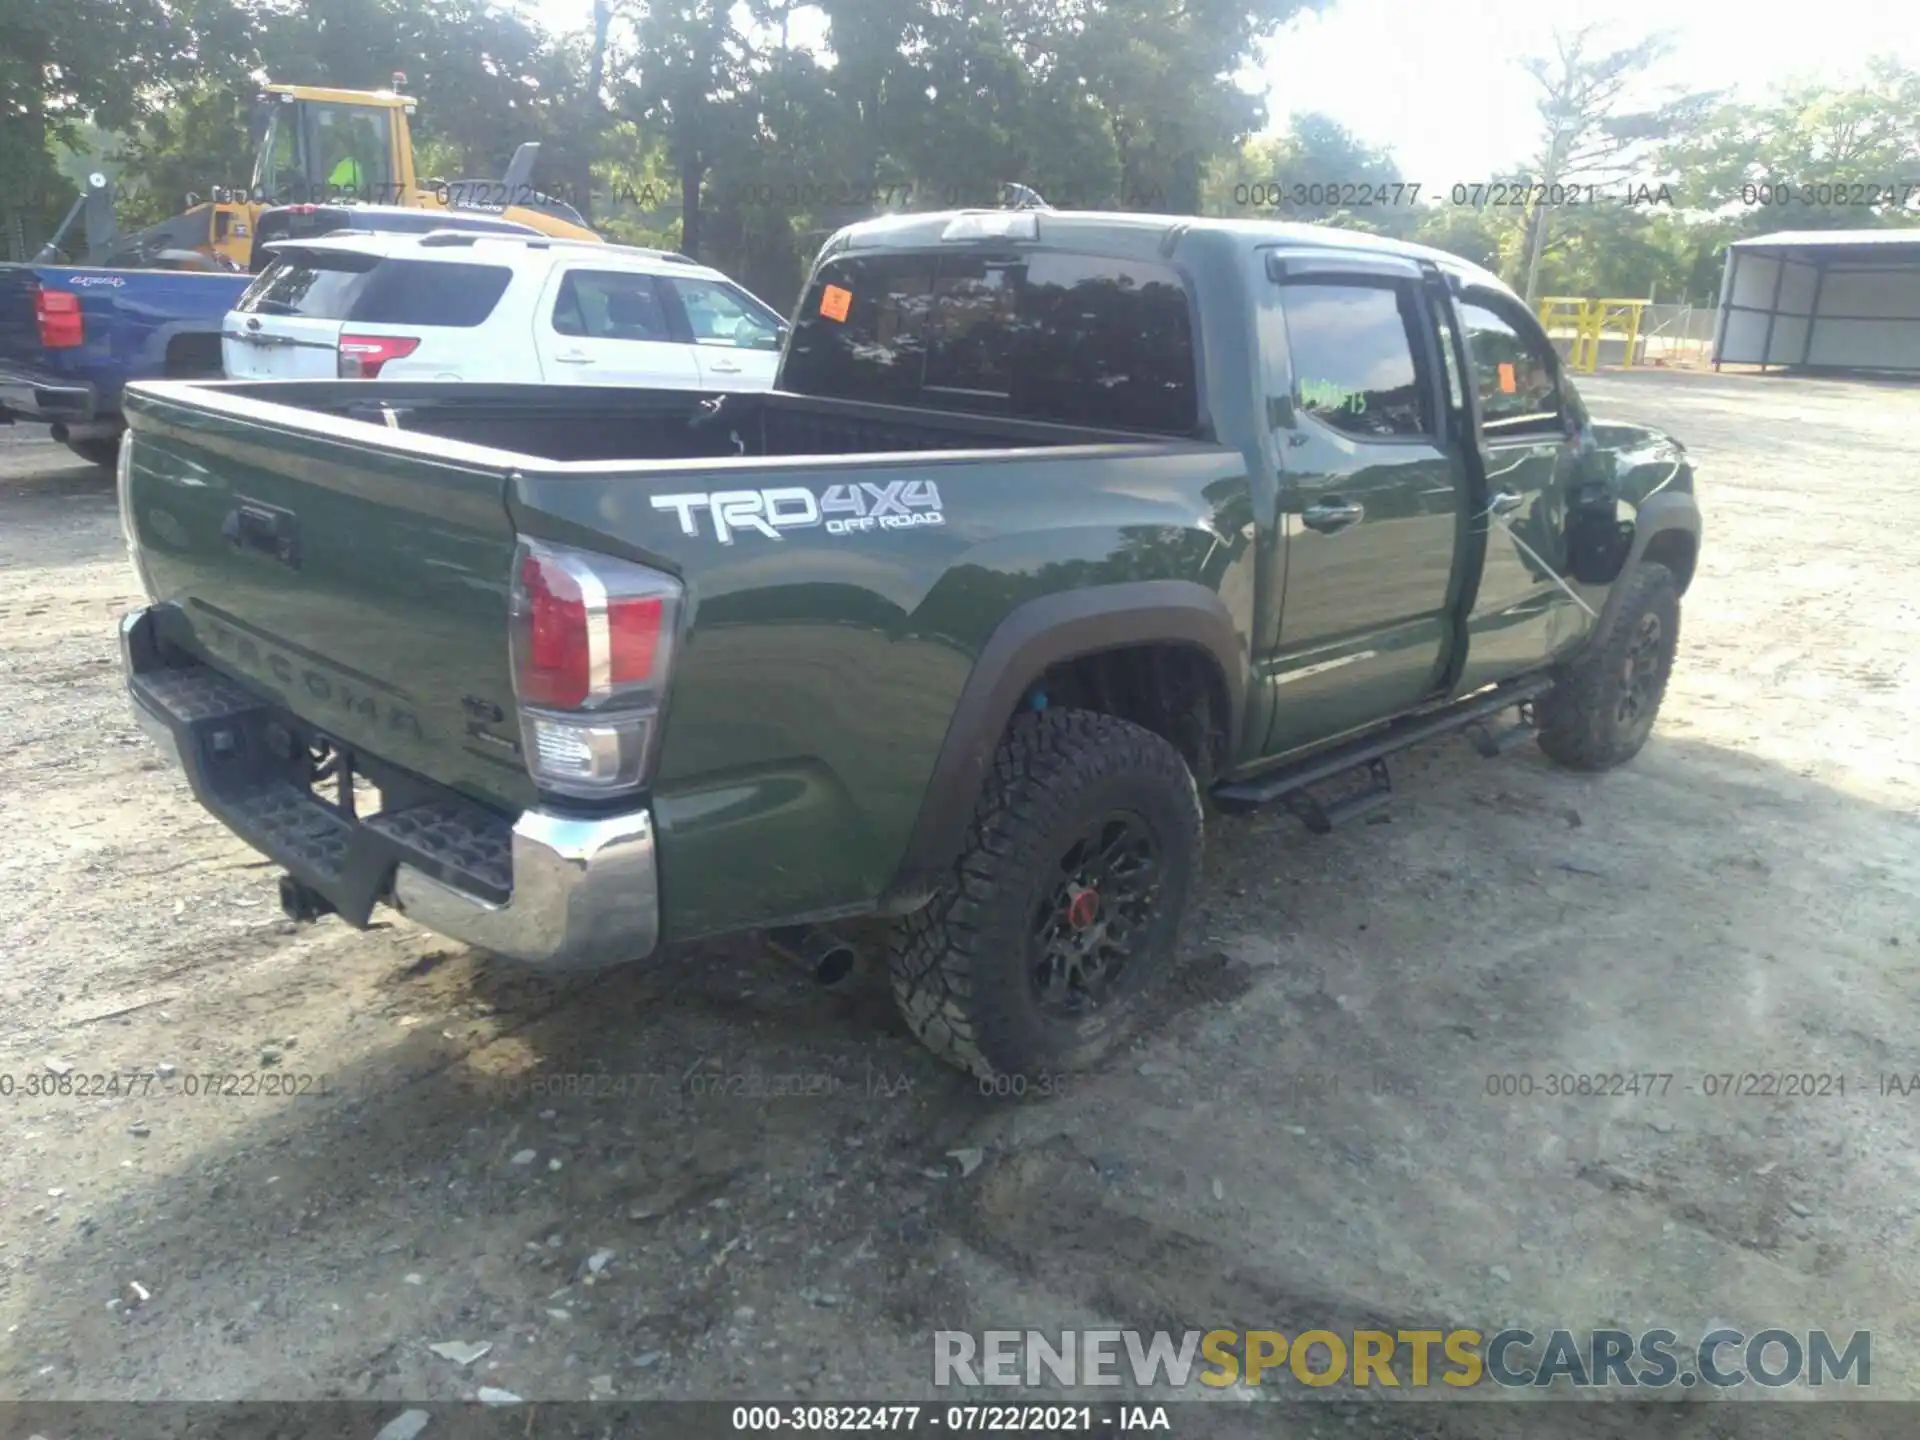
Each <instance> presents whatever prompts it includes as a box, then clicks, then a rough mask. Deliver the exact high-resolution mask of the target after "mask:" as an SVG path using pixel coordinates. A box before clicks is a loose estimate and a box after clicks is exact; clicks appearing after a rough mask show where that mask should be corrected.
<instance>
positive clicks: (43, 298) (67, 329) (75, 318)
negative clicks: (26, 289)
mask: <svg viewBox="0 0 1920 1440" xmlns="http://www.w3.org/2000/svg"><path fill="white" fill-rule="evenodd" d="M33 318H34V319H35V320H36V321H38V322H39V325H40V344H41V346H42V348H44V349H47V350H67V349H71V348H72V347H73V346H75V345H80V344H84V343H85V342H86V338H87V329H86V324H85V322H84V321H83V320H82V319H81V318H80V297H79V296H78V295H75V294H74V293H73V292H71V291H69V290H42V291H40V292H39V293H38V294H36V295H35V296H34V297H33Z"/></svg>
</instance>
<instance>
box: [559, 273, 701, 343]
mask: <svg viewBox="0 0 1920 1440" xmlns="http://www.w3.org/2000/svg"><path fill="white" fill-rule="evenodd" d="M553 328H554V329H555V330H556V331H558V332H559V333H560V334H562V335H579V336H584V337H586V338H587V339H591V340H654V341H673V340H676V339H678V338H679V337H678V336H676V335H675V334H674V333H673V330H674V327H673V324H672V321H671V320H670V319H669V317H668V314H667V305H666V300H665V297H664V296H662V295H661V293H660V281H659V280H658V279H657V278H656V277H655V276H652V275H635V274H631V273H628V272H626V271H620V270H570V271H568V272H567V275H566V278H565V279H564V280H562V281H561V282H560V293H559V294H558V295H556V296H555V297H554V301H553Z"/></svg>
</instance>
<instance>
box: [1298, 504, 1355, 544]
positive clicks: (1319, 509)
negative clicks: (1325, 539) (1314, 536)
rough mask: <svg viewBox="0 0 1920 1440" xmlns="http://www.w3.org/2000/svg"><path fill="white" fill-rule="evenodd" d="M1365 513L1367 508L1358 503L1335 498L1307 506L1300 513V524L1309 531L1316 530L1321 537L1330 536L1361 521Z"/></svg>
mask: <svg viewBox="0 0 1920 1440" xmlns="http://www.w3.org/2000/svg"><path fill="white" fill-rule="evenodd" d="M1366 513H1367V507H1366V506H1364V505H1362V504H1360V503H1359V502H1358V501H1355V500H1341V499H1339V498H1338V497H1335V498H1333V499H1328V500H1316V501H1314V502H1313V504H1311V505H1309V506H1307V508H1306V509H1305V510H1303V511H1301V512H1300V523H1301V524H1303V525H1305V526H1306V527H1307V528H1308V529H1309V530H1318V531H1319V532H1320V533H1321V534H1322V535H1332V534H1334V533H1335V532H1336V531H1340V530H1344V529H1346V528H1347V527H1348V526H1349V525H1351V524H1353V523H1354V522H1355V521H1357V520H1360V519H1362V518H1363V517H1364V516H1365V515H1366Z"/></svg>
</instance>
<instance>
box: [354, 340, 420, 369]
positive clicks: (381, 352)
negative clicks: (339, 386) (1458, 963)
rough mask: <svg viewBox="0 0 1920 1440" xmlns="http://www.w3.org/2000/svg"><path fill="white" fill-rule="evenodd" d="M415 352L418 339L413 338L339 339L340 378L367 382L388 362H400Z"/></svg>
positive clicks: (418, 344)
mask: <svg viewBox="0 0 1920 1440" xmlns="http://www.w3.org/2000/svg"><path fill="white" fill-rule="evenodd" d="M419 348H420V341H419V338H418V337H417V336H413V335H342V336H341V337H340V364H339V367H338V369H339V374H340V378H341V379H342V380H371V379H373V377H374V376H376V375H378V374H379V373H380V367H381V366H382V365H385V364H386V363H387V362H388V361H389V360H404V359H406V357H407V356H409V355H411V354H412V353H413V352H414V351H416V350H418V349H419Z"/></svg>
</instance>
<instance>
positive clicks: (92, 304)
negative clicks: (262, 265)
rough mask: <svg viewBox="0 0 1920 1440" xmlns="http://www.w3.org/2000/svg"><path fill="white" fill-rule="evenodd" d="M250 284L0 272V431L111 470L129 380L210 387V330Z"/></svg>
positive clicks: (96, 272)
mask: <svg viewBox="0 0 1920 1440" xmlns="http://www.w3.org/2000/svg"><path fill="white" fill-rule="evenodd" d="M252 280H253V277H252V276H251V275H248V274H244V273H241V274H222V273H216V272H207V271H191V270H113V269H103V268H97V267H91V266H84V265H0V424H12V423H14V422H15V421H25V422H28V423H31V424H41V425H51V426H52V427H53V438H54V439H56V440H58V441H60V442H61V443H62V444H63V445H65V446H66V447H67V448H68V449H70V450H72V451H73V452H74V453H75V454H76V455H79V456H80V457H81V458H83V459H85V460H90V461H92V462H93V463H94V464H96V465H111V464H112V463H113V459H114V455H115V453H116V451H117V450H118V448H119V444H120V432H121V430H122V428H123V424H122V421H121V419H120V390H121V387H122V386H123V385H125V384H126V382H127V381H129V380H153V379H160V378H163V377H170V378H177V379H192V378H196V377H197V378H207V377H212V378H216V379H217V378H218V377H219V375H220V322H221V321H222V320H223V319H224V318H225V316H226V313H227V312H228V311H229V310H231V309H232V308H233V307H234V304H235V303H236V302H237V301H238V300H239V299H240V296H241V293H242V292H243V291H245V290H246V288H247V286H248V284H249V283H251V281H252Z"/></svg>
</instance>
